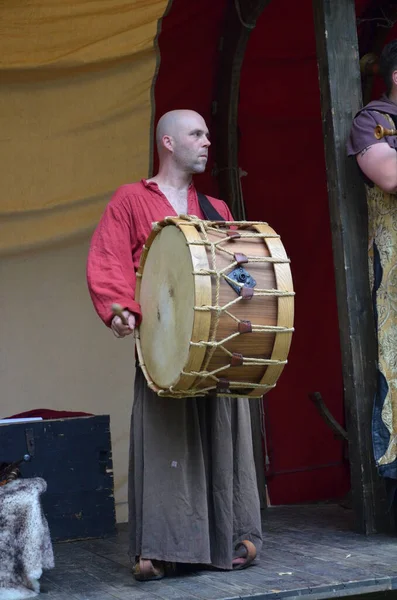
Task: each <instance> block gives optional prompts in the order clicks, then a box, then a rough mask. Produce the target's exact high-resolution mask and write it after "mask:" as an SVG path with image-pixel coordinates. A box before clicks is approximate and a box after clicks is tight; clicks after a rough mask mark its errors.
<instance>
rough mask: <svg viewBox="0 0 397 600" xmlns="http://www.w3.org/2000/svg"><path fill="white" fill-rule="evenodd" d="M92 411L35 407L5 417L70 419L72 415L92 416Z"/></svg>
mask: <svg viewBox="0 0 397 600" xmlns="http://www.w3.org/2000/svg"><path fill="white" fill-rule="evenodd" d="M92 416H93V414H92V413H86V412H78V411H77V412H76V411H70V410H52V409H50V408H34V409H33V410H27V411H25V412H21V413H18V414H17V415H12V417H4V418H5V419H22V418H25V417H41V418H42V419H44V420H48V419H68V418H72V417H92Z"/></svg>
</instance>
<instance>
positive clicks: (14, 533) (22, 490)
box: [0, 477, 54, 600]
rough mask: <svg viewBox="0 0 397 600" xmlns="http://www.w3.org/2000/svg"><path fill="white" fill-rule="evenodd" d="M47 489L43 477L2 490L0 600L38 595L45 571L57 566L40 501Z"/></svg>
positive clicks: (0, 509) (7, 485)
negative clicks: (40, 581) (41, 578)
mask: <svg viewBox="0 0 397 600" xmlns="http://www.w3.org/2000/svg"><path fill="white" fill-rule="evenodd" d="M46 489H47V484H46V482H45V481H44V479H41V477H35V478H32V479H17V480H15V481H12V482H10V483H7V484H6V485H4V486H2V487H0V600H20V599H22V598H31V597H32V596H36V595H37V594H38V593H39V592H40V584H39V579H40V577H41V575H42V573H43V570H44V569H52V568H53V566H54V554H53V550H52V543H51V538H50V532H49V528H48V523H47V519H46V518H45V516H44V514H43V510H42V507H41V501H40V497H41V495H42V494H43V493H44V492H45V491H46Z"/></svg>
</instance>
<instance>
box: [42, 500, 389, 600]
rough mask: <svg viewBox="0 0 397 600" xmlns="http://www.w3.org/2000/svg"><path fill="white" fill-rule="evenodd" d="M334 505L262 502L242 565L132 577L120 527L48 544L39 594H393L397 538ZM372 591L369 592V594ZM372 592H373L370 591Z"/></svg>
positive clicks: (102, 597) (188, 598)
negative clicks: (260, 519) (254, 557)
mask: <svg viewBox="0 0 397 600" xmlns="http://www.w3.org/2000/svg"><path fill="white" fill-rule="evenodd" d="M351 520H352V512H351V511H350V510H346V509H343V508H341V507H340V506H336V505H328V504H323V505H310V506H283V507H274V508H270V509H268V510H267V511H266V513H265V518H264V536H265V539H264V547H263V551H262V555H261V556H260V560H258V561H257V564H256V565H255V566H252V567H251V568H249V569H247V570H243V571H235V572H219V571H218V572H214V571H201V572H197V571H196V572H192V573H189V574H186V575H183V576H179V577H169V578H166V579H163V580H161V581H152V582H145V583H139V582H136V581H135V580H134V579H133V577H132V575H131V572H130V563H129V559H128V556H127V530H126V525H121V526H120V527H119V533H118V535H117V536H115V537H112V538H107V539H95V540H89V541H80V542H69V543H58V544H55V546H54V550H55V560H56V565H55V569H53V570H52V571H46V572H45V574H44V575H43V577H42V580H41V581H42V594H41V595H40V598H42V600H76V599H78V600H83V599H85V600H94V599H95V600H235V599H240V600H248V599H255V600H269V599H276V598H289V599H292V598H295V597H297V598H299V599H300V600H304V599H306V598H310V599H311V600H316V599H320V598H321V599H322V598H340V597H344V596H358V597H360V598H362V597H363V596H364V597H365V598H366V599H367V600H372V598H374V599H375V598H376V599H380V598H382V599H383V598H387V599H388V598H394V597H396V598H397V591H396V592H393V590H395V589H396V590H397V537H387V536H381V535H377V536H371V537H368V538H366V537H364V536H362V535H359V534H357V533H354V532H353V531H352V528H351ZM375 593H376V594H375ZM372 594H373V595H372Z"/></svg>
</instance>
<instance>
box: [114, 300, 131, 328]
mask: <svg viewBox="0 0 397 600" xmlns="http://www.w3.org/2000/svg"><path fill="white" fill-rule="evenodd" d="M112 311H113V314H114V315H116V316H117V317H120V319H121V322H122V323H123V325H128V320H127V317H126V316H125V315H124V314H123V308H122V307H121V306H120V304H112Z"/></svg>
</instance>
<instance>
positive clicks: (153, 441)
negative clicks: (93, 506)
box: [129, 369, 262, 569]
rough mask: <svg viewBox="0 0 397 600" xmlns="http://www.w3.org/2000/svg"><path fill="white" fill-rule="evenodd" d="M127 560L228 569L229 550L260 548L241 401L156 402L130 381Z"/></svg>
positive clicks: (245, 409) (245, 408)
mask: <svg viewBox="0 0 397 600" xmlns="http://www.w3.org/2000/svg"><path fill="white" fill-rule="evenodd" d="M129 526H130V555H131V557H132V558H133V557H135V556H138V555H140V556H142V557H143V558H150V559H157V560H163V561H168V562H178V563H200V564H208V565H212V566H214V567H218V568H221V569H231V568H232V559H233V558H234V556H236V553H235V552H234V547H235V545H236V543H238V542H239V541H241V540H243V539H248V540H250V541H252V542H253V543H254V544H255V546H256V548H257V553H258V555H259V552H260V550H261V547H262V530H261V514H260V505H259V495H258V489H257V482H256V472H255V465H254V458H253V449H252V434H251V421H250V411H249V404H248V400H247V399H243V398H241V399H229V398H218V399H216V400H215V399H210V398H184V399H173V398H160V397H158V396H157V395H156V394H155V393H154V392H152V391H151V390H150V389H149V388H148V386H147V385H146V380H145V378H144V376H143V374H142V372H141V370H140V369H137V372H136V379H135V398H134V405H133V409H132V417H131V440H130V469H129Z"/></svg>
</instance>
